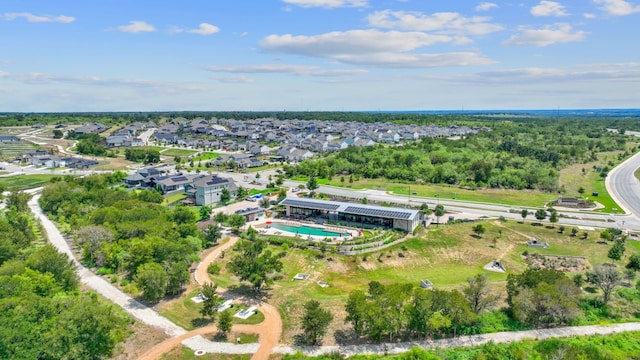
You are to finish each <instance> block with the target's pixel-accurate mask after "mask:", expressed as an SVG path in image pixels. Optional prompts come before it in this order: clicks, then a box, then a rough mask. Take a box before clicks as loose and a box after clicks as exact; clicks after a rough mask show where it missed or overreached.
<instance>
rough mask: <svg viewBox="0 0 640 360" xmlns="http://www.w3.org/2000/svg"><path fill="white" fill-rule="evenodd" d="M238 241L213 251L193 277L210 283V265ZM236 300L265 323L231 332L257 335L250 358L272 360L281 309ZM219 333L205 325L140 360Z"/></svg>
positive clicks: (207, 255)
mask: <svg viewBox="0 0 640 360" xmlns="http://www.w3.org/2000/svg"><path fill="white" fill-rule="evenodd" d="M237 241H238V237H236V236H233V237H231V238H230V239H229V241H227V242H226V243H224V244H222V245H220V246H219V247H217V248H215V249H214V250H213V251H211V252H209V253H205V255H204V257H203V259H202V261H201V262H200V264H198V267H197V268H196V272H195V274H194V278H195V280H196V282H197V283H198V284H202V283H206V282H211V279H210V278H209V273H208V272H207V266H209V264H210V263H212V262H213V261H214V260H215V259H218V258H219V257H220V254H221V253H222V251H225V250H227V249H229V248H231V247H232V246H233V245H234V244H235V243H236V242H237ZM218 292H219V293H225V295H226V296H227V297H228V296H229V295H230V294H229V293H228V292H227V290H226V289H224V288H220V287H219V288H218ZM235 299H238V300H240V301H244V302H247V303H252V304H251V305H253V306H255V307H256V308H257V309H258V310H259V311H261V312H262V313H263V314H264V321H263V322H261V323H260V324H256V325H234V326H233V329H232V330H233V331H237V332H244V333H253V334H258V336H259V347H258V350H257V351H256V352H255V353H254V354H253V356H252V357H251V359H254V360H267V359H269V356H270V355H271V352H272V351H273V348H275V347H276V346H277V345H278V342H279V341H280V336H281V334H282V319H281V318H280V314H279V313H278V310H277V309H276V308H275V307H273V306H271V305H269V304H267V303H265V302H258V303H255V304H254V303H253V302H255V300H253V299H246V298H241V297H237V298H235ZM217 331H218V328H217V327H216V326H215V325H211V326H206V327H202V328H199V329H195V330H193V331H189V332H187V333H186V334H183V335H180V336H177V337H174V338H171V339H168V340H166V341H164V342H162V343H160V344H158V345H156V346H154V347H153V348H152V349H150V350H149V351H147V352H146V353H145V354H144V355H142V356H141V357H140V358H139V359H141V360H152V359H158V358H160V356H162V354H164V353H167V352H169V351H171V349H173V348H174V347H176V346H178V345H179V344H181V343H182V342H183V341H184V340H187V339H190V338H193V337H195V336H198V335H206V334H211V333H214V332H217Z"/></svg>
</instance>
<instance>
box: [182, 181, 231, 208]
mask: <svg viewBox="0 0 640 360" xmlns="http://www.w3.org/2000/svg"><path fill="white" fill-rule="evenodd" d="M184 189H185V193H187V194H188V195H190V196H192V197H193V198H194V200H195V202H196V205H200V206H206V205H211V204H216V203H218V202H220V199H221V197H222V191H223V190H224V189H227V191H228V192H229V194H230V195H231V197H235V196H236V194H237V192H238V187H237V186H236V183H235V182H234V181H233V180H232V179H228V178H223V177H220V176H218V175H200V176H198V177H196V178H195V179H194V180H193V181H192V182H191V183H189V184H186V185H185V187H184Z"/></svg>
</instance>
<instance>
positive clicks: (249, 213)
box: [236, 207, 265, 222]
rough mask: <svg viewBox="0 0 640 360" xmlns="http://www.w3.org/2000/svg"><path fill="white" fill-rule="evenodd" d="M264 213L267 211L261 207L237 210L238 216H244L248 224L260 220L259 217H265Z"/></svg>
mask: <svg viewBox="0 0 640 360" xmlns="http://www.w3.org/2000/svg"><path fill="white" fill-rule="evenodd" d="M264 212H265V209H264V208H259V207H249V208H246V209H240V210H236V214H238V215H242V216H244V220H245V221H246V222H250V221H255V220H258V218H259V217H261V216H263V215H264Z"/></svg>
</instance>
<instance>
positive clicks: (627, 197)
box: [605, 152, 640, 228]
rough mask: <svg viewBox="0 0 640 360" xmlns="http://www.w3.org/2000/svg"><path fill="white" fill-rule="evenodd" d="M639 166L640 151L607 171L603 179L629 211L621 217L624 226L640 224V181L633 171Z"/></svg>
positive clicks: (621, 204) (617, 200)
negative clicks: (607, 174)
mask: <svg viewBox="0 0 640 360" xmlns="http://www.w3.org/2000/svg"><path fill="white" fill-rule="evenodd" d="M638 168H640V152H639V153H637V154H635V155H634V156H632V157H630V158H629V159H627V160H626V161H624V162H623V163H622V164H620V165H618V166H616V167H615V168H614V169H613V170H611V171H610V172H609V176H607V178H606V180H605V185H606V186H607V191H608V192H609V194H611V197H613V198H614V199H615V200H616V202H617V203H618V204H619V205H620V206H621V207H622V208H623V209H624V210H625V212H627V213H629V215H628V216H626V217H625V218H623V221H624V227H625V228H629V227H636V226H640V218H638V216H640V181H638V179H637V178H636V177H635V175H634V172H635V171H636V170H637V169H638Z"/></svg>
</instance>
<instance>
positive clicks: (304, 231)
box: [271, 222, 351, 237]
mask: <svg viewBox="0 0 640 360" xmlns="http://www.w3.org/2000/svg"><path fill="white" fill-rule="evenodd" d="M271 227H273V228H274V229H278V230H282V231H287V232H290V233H293V234H296V233H298V234H300V235H313V236H333V237H335V236H340V235H342V236H351V234H349V233H342V234H340V233H338V232H334V231H326V230H324V229H322V228H317V227H311V226H305V225H302V226H291V225H285V224H282V223H277V222H276V223H273V224H271Z"/></svg>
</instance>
